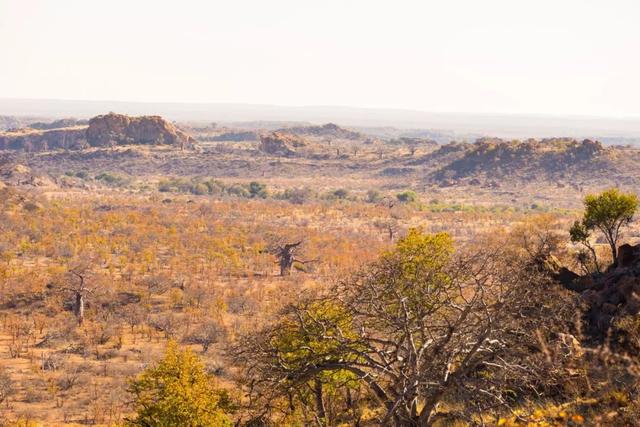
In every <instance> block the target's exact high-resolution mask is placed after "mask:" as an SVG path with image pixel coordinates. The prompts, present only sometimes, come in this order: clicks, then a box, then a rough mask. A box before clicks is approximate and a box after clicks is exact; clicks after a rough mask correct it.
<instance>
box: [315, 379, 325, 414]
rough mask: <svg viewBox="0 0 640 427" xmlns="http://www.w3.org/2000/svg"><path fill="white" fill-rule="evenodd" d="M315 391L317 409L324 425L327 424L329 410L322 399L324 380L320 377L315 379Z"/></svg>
mask: <svg viewBox="0 0 640 427" xmlns="http://www.w3.org/2000/svg"><path fill="white" fill-rule="evenodd" d="M313 392H314V394H315V397H316V409H317V411H318V419H319V420H320V422H321V423H322V425H326V424H327V411H326V409H325V407H324V401H323V400H322V382H321V381H320V380H318V379H317V380H316V381H315V384H314V389H313Z"/></svg>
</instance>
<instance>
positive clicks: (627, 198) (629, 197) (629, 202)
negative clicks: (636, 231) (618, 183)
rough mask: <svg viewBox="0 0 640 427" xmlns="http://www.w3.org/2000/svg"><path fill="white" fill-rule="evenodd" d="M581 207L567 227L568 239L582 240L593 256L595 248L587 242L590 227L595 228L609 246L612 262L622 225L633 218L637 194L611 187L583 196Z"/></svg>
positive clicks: (615, 256)
mask: <svg viewBox="0 0 640 427" xmlns="http://www.w3.org/2000/svg"><path fill="white" fill-rule="evenodd" d="M584 207H585V211H584V215H583V217H582V220H580V221H576V222H575V223H574V224H573V227H571V230H570V235H571V240H572V241H573V242H580V243H584V244H585V245H586V246H587V247H588V248H589V249H590V251H591V252H592V253H593V255H594V256H595V251H594V250H593V249H592V248H591V247H590V244H589V237H590V236H591V232H592V231H593V230H599V231H600V232H601V233H602V234H603V235H604V238H605V239H606V240H607V243H608V244H609V247H610V248H611V258H612V260H613V263H616V262H617V259H618V242H619V240H620V237H621V235H622V227H623V226H626V225H628V224H629V223H630V222H631V220H632V219H633V215H634V214H635V212H636V210H637V208H638V197H637V196H636V195H635V194H633V193H623V192H621V191H620V190H618V189H616V188H611V189H609V190H606V191H603V192H602V193H600V194H589V195H588V196H586V197H585V198H584Z"/></svg>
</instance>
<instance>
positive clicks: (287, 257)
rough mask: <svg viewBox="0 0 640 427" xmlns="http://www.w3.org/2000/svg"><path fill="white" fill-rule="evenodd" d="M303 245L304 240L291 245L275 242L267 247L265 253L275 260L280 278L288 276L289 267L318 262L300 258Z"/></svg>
mask: <svg viewBox="0 0 640 427" xmlns="http://www.w3.org/2000/svg"><path fill="white" fill-rule="evenodd" d="M303 244H304V240H298V241H297V242H293V243H279V242H276V243H273V244H271V245H270V246H269V247H268V249H267V252H269V253H270V254H272V255H274V256H275V257H276V258H277V261H276V262H277V263H278V265H279V266H280V276H288V275H290V274H291V267H293V264H294V263H299V264H311V263H314V262H317V261H318V260H317V259H312V260H304V259H302V258H301V254H300V252H301V251H302V247H303Z"/></svg>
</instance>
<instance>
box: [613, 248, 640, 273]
mask: <svg viewBox="0 0 640 427" xmlns="http://www.w3.org/2000/svg"><path fill="white" fill-rule="evenodd" d="M639 261H640V245H635V246H632V245H629V244H624V245H622V246H620V247H619V248H618V268H627V267H632V266H635V265H638V264H639Z"/></svg>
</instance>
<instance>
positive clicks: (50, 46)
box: [0, 0, 640, 116]
mask: <svg viewBox="0 0 640 427" xmlns="http://www.w3.org/2000/svg"><path fill="white" fill-rule="evenodd" d="M638 22H640V1H637V0H601V1H596V0H535V1H534V0H504V1H502V0H439V1H435V0H433V1H431V0H421V1H403V0H395V1H392V0H388V1H375V0H363V1H359V0H316V1H311V0H229V1H215V0H202V1H197V0H172V1H163V0H126V1H125V0H108V1H107V0H103V1H89V0H0V54H1V57H0V58H1V59H0V97H3V98H7V97H17V98H23V97H26V98H61V99H95V100H123V101H176V102H241V103H266V104H281V105H348V106H362V107H393V108H408V109H419V110H426V111H435V112H446V111H451V112H501V113H543V114H587V115H603V116H640V24H638Z"/></svg>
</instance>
